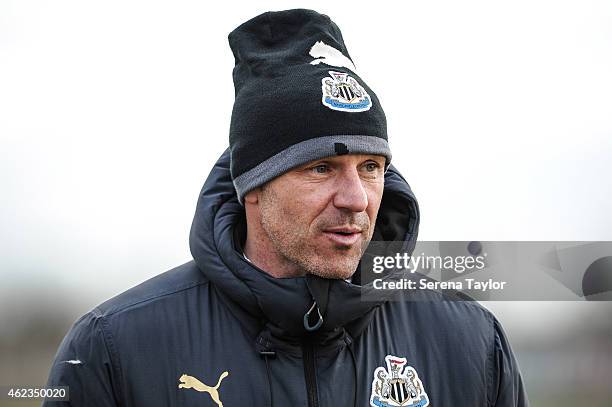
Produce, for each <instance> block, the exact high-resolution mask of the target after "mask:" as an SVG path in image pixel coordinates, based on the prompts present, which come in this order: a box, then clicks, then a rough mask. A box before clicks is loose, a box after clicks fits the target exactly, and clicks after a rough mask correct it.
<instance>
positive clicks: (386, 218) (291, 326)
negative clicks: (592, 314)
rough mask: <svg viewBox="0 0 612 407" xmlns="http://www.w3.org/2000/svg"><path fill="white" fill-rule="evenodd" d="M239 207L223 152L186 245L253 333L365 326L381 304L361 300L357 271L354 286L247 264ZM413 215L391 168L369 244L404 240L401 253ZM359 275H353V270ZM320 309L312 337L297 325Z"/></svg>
mask: <svg viewBox="0 0 612 407" xmlns="http://www.w3.org/2000/svg"><path fill="white" fill-rule="evenodd" d="M244 218H245V214H244V207H243V206H242V205H241V204H240V203H239V202H238V199H237V196H236V191H235V189H234V186H233V184H232V179H231V175H230V156H229V149H228V150H226V151H225V152H224V153H223V154H222V155H221V157H220V158H219V160H218V161H217V163H216V164H215V165H214V167H213V169H212V170H211V172H210V174H209V176H208V178H207V179H206V182H205V183H204V186H203V187H202V191H201V192H200V195H199V198H198V203H197V207H196V213H195V216H194V220H193V224H192V226H191V233H190V237H189V245H190V249H191V253H192V255H193V258H194V260H195V262H196V264H197V265H198V267H199V268H200V270H201V271H202V273H204V275H205V276H206V277H207V278H208V279H209V280H210V281H211V282H212V283H213V284H214V286H215V287H216V288H217V289H218V290H219V291H221V292H222V294H224V295H225V296H226V297H228V298H229V299H230V300H231V301H232V302H233V305H237V306H238V307H239V308H240V309H241V312H243V314H244V315H247V316H250V317H252V322H253V324H254V325H251V327H252V328H253V326H257V325H258V324H259V328H253V329H254V330H257V329H260V328H262V327H263V326H265V327H267V331H268V332H271V334H272V335H273V336H275V337H281V338H286V339H287V340H291V339H294V340H297V341H299V340H301V339H304V338H311V339H312V338H315V339H316V338H318V339H317V340H319V341H322V340H324V339H325V338H326V337H330V336H334V334H335V333H337V332H338V331H339V330H341V329H342V328H345V329H346V330H347V331H349V333H350V334H351V335H352V336H353V337H356V336H358V335H359V334H360V333H361V331H362V330H363V329H364V328H365V326H366V325H367V322H368V321H369V318H371V315H372V311H373V310H374V308H375V307H377V306H378V305H380V304H381V303H382V302H384V301H386V300H388V298H383V297H380V298H379V299H378V300H377V301H362V298H361V294H362V290H364V289H371V287H370V286H369V285H363V286H362V285H359V284H358V283H359V282H360V275H359V271H357V272H356V273H355V275H354V276H353V282H355V283H348V282H346V281H344V280H334V279H323V278H319V277H316V276H313V275H309V276H305V277H295V278H274V277H272V276H270V275H269V274H267V273H266V272H264V271H263V270H260V269H258V268H257V267H256V266H255V265H253V264H252V263H250V262H248V261H247V260H246V259H245V258H244V256H243V254H242V247H241V243H240V240H241V239H240V235H241V233H243V231H244V222H245V221H244ZM418 224H419V210H418V205H417V202H416V199H415V197H414V195H413V193H412V191H411V190H410V186H409V185H408V183H407V182H406V181H405V180H404V179H403V177H402V176H401V175H400V174H399V173H398V172H397V170H396V169H395V168H394V167H393V166H390V167H389V170H388V171H387V172H386V174H385V187H384V193H383V199H382V203H381V207H380V209H379V213H378V217H377V222H376V227H375V232H374V238H373V240H385V241H404V242H406V246H405V250H410V251H411V250H412V248H413V247H414V244H415V242H416V237H417V231H418ZM358 270H359V269H358ZM315 300H316V301H317V302H318V303H319V304H320V306H321V308H322V309H321V312H322V314H323V315H322V316H323V324H322V325H321V326H320V328H319V329H317V330H316V332H314V333H311V332H308V331H307V330H306V329H305V327H304V315H305V314H306V313H307V312H308V310H309V309H310V308H311V307H312V305H313V301H315Z"/></svg>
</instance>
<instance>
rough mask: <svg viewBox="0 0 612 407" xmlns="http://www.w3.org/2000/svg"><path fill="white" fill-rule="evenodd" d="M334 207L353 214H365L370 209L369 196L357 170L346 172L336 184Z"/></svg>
mask: <svg viewBox="0 0 612 407" xmlns="http://www.w3.org/2000/svg"><path fill="white" fill-rule="evenodd" d="M336 188H337V189H336V193H335V195H334V206H335V207H336V208H344V209H348V210H350V211H351V212H363V211H365V210H366V208H367V207H368V194H367V193H366V190H365V188H364V187H363V183H362V180H361V178H360V177H359V174H358V173H357V170H356V169H355V170H352V171H345V172H343V173H342V174H341V176H340V177H339V179H338V182H337V183H336Z"/></svg>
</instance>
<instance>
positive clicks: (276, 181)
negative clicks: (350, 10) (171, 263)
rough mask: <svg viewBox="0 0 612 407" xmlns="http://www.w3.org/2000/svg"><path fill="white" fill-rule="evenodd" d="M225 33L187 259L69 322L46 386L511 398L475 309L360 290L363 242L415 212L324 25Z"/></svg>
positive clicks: (496, 328)
mask: <svg viewBox="0 0 612 407" xmlns="http://www.w3.org/2000/svg"><path fill="white" fill-rule="evenodd" d="M229 41H230V46H231V48H232V51H233V53H234V56H235V58H236V66H235V68H234V73H233V75H234V83H235V87H236V101H235V104H234V110H233V113H232V120H231V127H230V148H229V149H228V151H226V152H225V153H224V154H223V155H222V156H221V158H220V159H219V161H218V162H217V163H216V164H215V166H214V168H213V170H212V172H211V173H210V175H209V176H208V179H207V180H206V182H205V184H204V187H203V189H202V192H201V194H200V197H199V200H198V204H197V209H196V214H195V218H194V221H193V225H192V229H191V236H190V247H191V252H192V254H193V258H194V260H193V261H190V262H188V263H186V264H183V265H182V266H179V267H177V268H175V269H173V270H170V271H168V272H166V273H164V274H161V275H159V276H157V277H155V278H153V279H151V280H149V281H147V282H144V283H142V284H140V285H139V286H137V287H134V288H132V289H130V290H128V291H126V292H125V293H123V294H120V295H119V296H117V297H115V298H113V299H111V300H109V301H107V302H105V303H103V304H101V305H100V306H98V307H96V308H95V309H94V310H93V311H91V312H90V313H88V314H86V315H85V316H83V317H82V318H81V319H79V320H78V321H77V322H76V323H75V325H74V326H73V327H72V329H71V330H70V332H69V333H68V335H67V336H66V338H65V339H64V341H63V342H62V344H61V346H60V349H59V351H58V354H57V357H56V360H55V362H54V364H53V367H52V369H51V374H50V378H49V383H48V384H49V385H50V386H69V388H70V399H71V404H72V405H75V406H171V405H172V406H188V405H189V406H219V407H221V406H227V407H230V406H309V407H314V406H367V405H369V406H379V407H383V406H413V407H414V406H419V407H425V406H451V405H454V406H462V407H463V406H466V407H467V406H526V405H527V400H526V397H525V394H524V390H523V386H522V381H521V376H520V373H519V371H518V368H517V365H516V361H515V359H514V356H513V355H512V352H511V350H510V346H509V344H508V342H507V340H506V338H505V335H504V333H503V331H502V329H501V327H500V325H499V323H498V322H497V320H496V319H495V318H494V317H493V316H492V315H491V313H489V312H488V311H487V310H485V309H484V308H482V307H480V306H479V305H477V304H476V303H473V302H463V301H450V300H448V299H447V298H445V297H444V296H443V295H442V294H440V293H436V292H424V293H423V294H422V295H423V296H425V297H426V298H425V299H426V301H391V300H390V299H389V298H383V297H381V298H379V299H378V300H376V301H363V300H362V297H361V293H362V290H364V289H368V288H371V287H369V285H368V284H366V283H365V282H364V284H363V286H362V285H361V277H362V276H361V272H360V267H359V262H360V259H361V258H362V255H363V251H364V248H365V247H366V245H367V243H368V241H369V240H386V241H404V242H405V244H406V247H407V248H410V247H413V245H414V242H415V241H416V237H417V229H418V221H419V211H418V206H417V202H416V200H415V198H414V195H413V194H412V191H411V190H410V187H409V186H408V184H407V183H406V181H405V180H404V179H403V178H402V176H401V175H400V174H399V173H398V172H397V171H396V169H395V168H394V167H393V166H391V165H390V161H391V152H390V149H389V145H388V142H387V134H386V119H385V115H384V112H383V110H382V108H381V105H380V102H379V100H378V98H377V97H376V95H375V94H374V92H373V91H372V89H370V88H369V87H368V86H367V85H366V83H365V81H364V80H363V78H362V77H360V76H359V75H358V73H357V70H356V68H355V66H354V64H353V62H352V60H351V59H350V57H349V54H348V51H347V49H346V47H345V45H344V42H343V39H342V35H341V33H340V30H339V29H338V27H337V26H336V25H335V24H334V23H333V22H332V21H331V20H330V19H329V18H328V17H327V16H324V15H321V14H318V13H316V12H313V11H309V10H289V11H282V12H274V13H265V14H262V15H260V16H257V17H255V18H253V19H252V20H250V21H248V22H246V23H244V24H242V25H241V26H239V27H238V28H237V29H236V30H234V31H233V32H232V33H231V34H230V35H229ZM392 277H394V276H393V275H390V278H392ZM395 277H397V276H395ZM49 404H52V403H49Z"/></svg>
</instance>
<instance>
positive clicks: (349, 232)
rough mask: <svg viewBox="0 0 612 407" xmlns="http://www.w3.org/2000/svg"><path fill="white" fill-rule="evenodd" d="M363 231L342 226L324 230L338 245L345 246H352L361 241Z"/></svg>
mask: <svg viewBox="0 0 612 407" xmlns="http://www.w3.org/2000/svg"><path fill="white" fill-rule="evenodd" d="M362 232H363V230H362V229H360V228H357V227H351V226H342V227H334V228H327V229H325V230H323V234H324V235H325V236H326V237H327V238H328V239H330V240H331V241H332V242H334V243H336V244H340V245H343V246H352V245H354V244H355V243H357V242H358V241H359V239H361V234H362Z"/></svg>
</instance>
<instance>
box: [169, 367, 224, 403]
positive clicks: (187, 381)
mask: <svg viewBox="0 0 612 407" xmlns="http://www.w3.org/2000/svg"><path fill="white" fill-rule="evenodd" d="M228 375H229V373H228V372H227V371H226V372H223V373H221V376H220V377H219V381H217V385H216V386H215V387H211V386H208V385H206V384H204V383H202V382H201V381H199V380H198V379H196V378H195V377H193V376H189V375H186V374H183V375H182V376H181V377H180V379H179V380H180V381H181V383H179V385H178V387H179V389H194V390H196V391H200V392H206V393H208V394H210V397H211V398H212V399H213V401H214V402H215V403H217V406H219V407H223V403H222V402H221V399H220V398H219V386H220V385H221V380H223V379H224V378H225V377H226V376H228Z"/></svg>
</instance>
